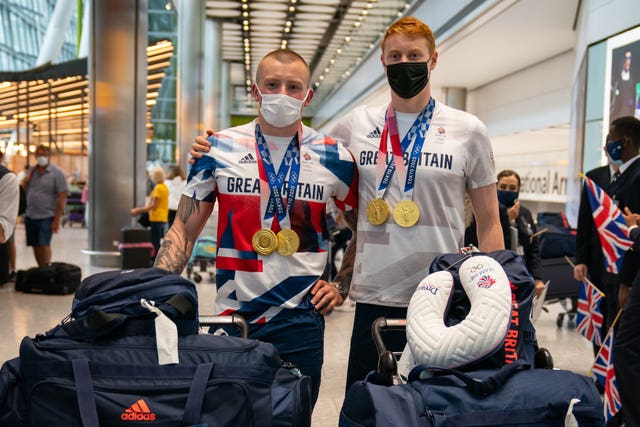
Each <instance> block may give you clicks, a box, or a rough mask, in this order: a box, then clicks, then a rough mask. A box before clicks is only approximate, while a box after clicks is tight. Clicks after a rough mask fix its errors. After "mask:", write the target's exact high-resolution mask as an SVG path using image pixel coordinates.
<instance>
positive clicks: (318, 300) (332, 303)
mask: <svg viewBox="0 0 640 427" xmlns="http://www.w3.org/2000/svg"><path fill="white" fill-rule="evenodd" d="M311 295H313V297H312V298H311V304H313V305H314V306H315V307H316V311H317V312H318V313H320V314H322V315H325V314H329V313H330V312H331V310H333V308H334V307H337V306H340V305H342V303H343V302H344V299H343V298H342V295H340V293H339V292H338V290H337V289H336V288H335V287H334V286H332V285H331V284H330V283H327V282H326V281H324V280H318V281H317V282H316V283H315V285H313V287H312V288H311Z"/></svg>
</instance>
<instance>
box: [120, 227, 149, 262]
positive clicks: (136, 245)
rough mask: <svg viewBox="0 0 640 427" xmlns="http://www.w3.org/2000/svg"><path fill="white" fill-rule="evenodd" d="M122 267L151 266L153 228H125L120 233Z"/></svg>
mask: <svg viewBox="0 0 640 427" xmlns="http://www.w3.org/2000/svg"><path fill="white" fill-rule="evenodd" d="M118 249H120V254H121V268H122V269H123V270H125V269H130V268H149V267H151V259H152V254H153V251H154V248H153V244H151V229H149V228H123V229H122V230H121V235H120V245H119V246H118Z"/></svg>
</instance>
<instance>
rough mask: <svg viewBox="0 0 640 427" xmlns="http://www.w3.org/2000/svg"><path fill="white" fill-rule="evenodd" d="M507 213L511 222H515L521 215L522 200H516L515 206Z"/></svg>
mask: <svg viewBox="0 0 640 427" xmlns="http://www.w3.org/2000/svg"><path fill="white" fill-rule="evenodd" d="M507 213H508V214H509V221H511V222H513V221H515V220H516V218H518V215H520V200H516V202H515V203H514V205H513V206H511V207H510V208H509V209H507Z"/></svg>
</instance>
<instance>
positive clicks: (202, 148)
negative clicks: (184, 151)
mask: <svg viewBox="0 0 640 427" xmlns="http://www.w3.org/2000/svg"><path fill="white" fill-rule="evenodd" d="M211 135H213V131H212V130H211V129H207V134H206V135H203V136H198V137H196V140H195V142H194V143H193V144H192V145H191V151H190V154H191V158H190V159H189V163H191V164H194V163H195V161H196V160H195V159H201V158H202V156H203V154H202V153H208V152H209V150H210V149H211V143H210V142H209V141H207V138H208V137H210V136H211Z"/></svg>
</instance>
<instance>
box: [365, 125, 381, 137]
mask: <svg viewBox="0 0 640 427" xmlns="http://www.w3.org/2000/svg"><path fill="white" fill-rule="evenodd" d="M380 137H382V133H380V128H378V127H377V126H376V128H375V129H374V130H372V131H371V132H369V134H368V135H367V138H380Z"/></svg>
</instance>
